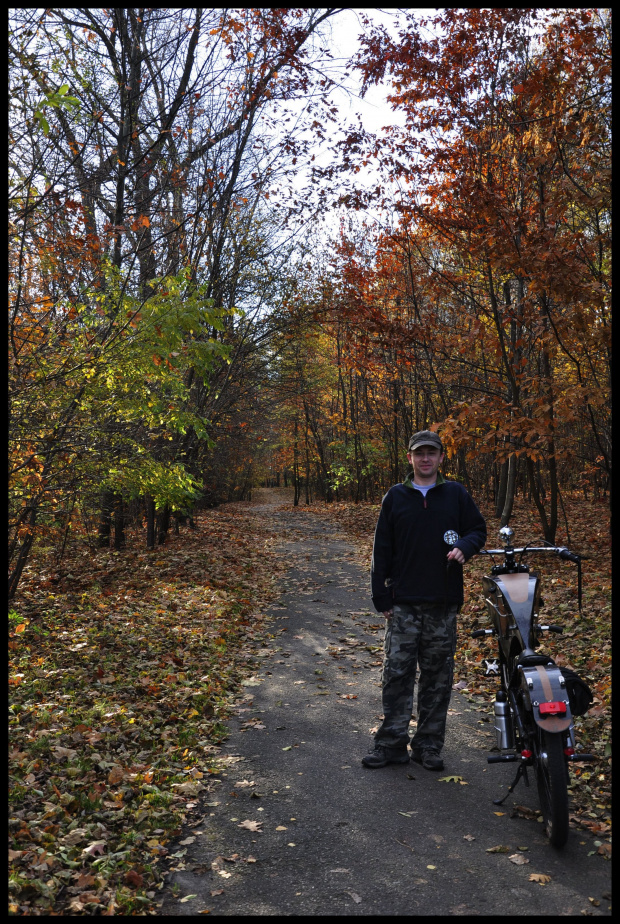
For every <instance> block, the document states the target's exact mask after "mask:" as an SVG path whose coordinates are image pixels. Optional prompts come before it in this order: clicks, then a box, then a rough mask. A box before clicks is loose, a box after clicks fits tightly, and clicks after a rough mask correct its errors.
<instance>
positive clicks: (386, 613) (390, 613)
mask: <svg viewBox="0 0 620 924" xmlns="http://www.w3.org/2000/svg"><path fill="white" fill-rule="evenodd" d="M383 615H384V616H385V618H386V619H391V618H392V616H393V615H394V610H383Z"/></svg>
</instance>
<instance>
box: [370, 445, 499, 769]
mask: <svg viewBox="0 0 620 924" xmlns="http://www.w3.org/2000/svg"><path fill="white" fill-rule="evenodd" d="M407 458H408V460H409V462H410V464H411V466H412V469H413V470H412V471H411V472H409V474H408V475H407V477H406V478H405V480H404V482H403V483H402V484H397V485H394V487H392V488H390V490H389V491H388V492H387V494H386V495H385V497H384V498H383V501H382V504H381V513H380V515H379V520H378V523H377V528H376V531H375V541H374V547H373V554H372V571H371V585H372V600H373V603H374V605H375V609H376V610H377V611H378V612H380V613H383V615H384V617H385V619H386V621H387V622H386V630H385V644H384V662H383V677H382V686H383V713H384V718H383V722H382V724H381V726H380V728H379V730H378V731H377V733H376V735H375V747H374V750H373V751H371V753H370V754H368V755H367V756H366V757H364V758H362V763H363V764H364V765H365V766H366V767H371V768H376V767H385V766H386V764H390V763H396V764H401V763H403V764H404V763H407V762H408V760H409V754H408V751H407V744H408V743H409V736H408V728H409V721H410V719H411V715H412V710H413V688H414V684H415V678H416V670H417V667H418V665H419V668H420V676H419V686H418V724H417V728H416V731H415V734H414V736H413V738H412V740H411V758H412V760H415V761H417V762H419V763H421V764H422V766H423V767H425V768H426V769H427V770H443V760H442V758H441V756H440V754H441V750H442V748H443V744H444V738H445V729H446V715H447V712H448V704H449V702H450V694H451V692H452V677H453V671H454V653H455V650H456V617H457V613H458V611H459V609H460V607H461V605H462V603H463V568H462V566H463V565H464V564H465V562H466V561H467V560H468V559H469V558H471V557H472V555H475V554H476V552H479V551H480V549H481V548H482V546H483V545H484V543H485V541H486V533H487V531H486V524H485V522H484V519H483V517H482V515H481V514H480V511H479V510H478V508H477V507H476V505H475V503H474V502H473V500H472V499H471V497H470V496H469V494H468V493H467V491H466V490H465V488H464V487H463V486H462V485H461V484H459V482H457V481H446V480H445V479H444V478H443V477H442V475H441V474H440V473H439V466H440V465H441V463H442V461H443V458H444V452H443V447H442V444H441V440H440V439H439V436H438V435H437V434H436V433H432V432H431V431H429V430H422V431H420V432H419V433H415V434H414V435H413V436H412V437H411V439H410V441H409V452H408V453H407ZM450 531H452V532H453V535H452V536H450V535H447V534H448V533H449V532H450ZM454 533H457V534H458V537H457V536H455V535H454ZM455 540H456V541H455Z"/></svg>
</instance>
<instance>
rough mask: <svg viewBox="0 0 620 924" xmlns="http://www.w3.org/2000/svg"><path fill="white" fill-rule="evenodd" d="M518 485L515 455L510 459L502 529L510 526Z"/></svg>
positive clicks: (501, 523) (501, 521)
mask: <svg viewBox="0 0 620 924" xmlns="http://www.w3.org/2000/svg"><path fill="white" fill-rule="evenodd" d="M516 484H517V457H516V455H515V454H514V453H513V454H512V455H511V456H510V457H509V458H508V473H507V478H506V494H505V496H504V504H503V507H502V517H501V520H500V524H499V525H500V528H501V527H502V526H508V523H509V522H510V517H511V515H512V505H513V503H514V499H515V487H516Z"/></svg>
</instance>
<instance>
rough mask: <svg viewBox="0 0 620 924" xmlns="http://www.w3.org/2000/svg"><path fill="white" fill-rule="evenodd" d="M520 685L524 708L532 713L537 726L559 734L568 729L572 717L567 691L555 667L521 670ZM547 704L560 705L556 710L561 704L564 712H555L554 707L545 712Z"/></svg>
mask: <svg viewBox="0 0 620 924" xmlns="http://www.w3.org/2000/svg"><path fill="white" fill-rule="evenodd" d="M521 684H522V689H523V692H524V698H525V702H526V708H527V709H528V710H530V711H531V712H532V714H533V717H534V721H535V722H536V724H537V725H539V726H540V727H541V728H544V729H545V730H546V731H550V732H561V731H565V730H566V729H567V728H569V727H570V725H571V724H572V721H573V716H572V713H571V711H570V704H569V701H568V690H567V689H566V685H565V684H564V678H563V677H562V674H561V673H560V670H559V669H558V668H557V667H555V666H553V667H543V666H541V665H540V664H537V665H536V666H535V667H525V668H523V669H522V677H521ZM547 703H548V704H560V705H559V706H558V708H561V707H562V704H563V706H564V708H565V712H561V713H558V712H556V711H555V706H554V705H550V706H549V711H546V710H545V708H544V707H545V704H547ZM541 706H542V707H543V711H542V712H541V708H540V707H541Z"/></svg>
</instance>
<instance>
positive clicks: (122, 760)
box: [9, 500, 611, 915]
mask: <svg viewBox="0 0 620 924" xmlns="http://www.w3.org/2000/svg"><path fill="white" fill-rule="evenodd" d="M288 509H290V511H291V513H292V515H295V513H303V512H304V511H310V512H312V513H316V514H319V515H322V516H325V515H327V516H329V517H331V518H332V519H333V521H334V525H335V527H336V528H337V529H338V530H340V531H344V532H346V534H347V535H348V536H349V537H350V538H351V539H352V540H354V541H355V542H356V543H357V546H358V548H359V551H360V563H361V564H362V565H363V566H364V567H367V566H368V565H369V561H370V552H371V547H372V536H373V531H374V526H375V522H376V517H377V513H378V507H377V506H376V505H370V504H363V505H355V504H349V503H334V504H330V505H327V504H320V503H317V504H313V505H310V506H309V507H307V506H305V505H302V506H300V507H298V508H295V507H293V506H290V508H288ZM567 513H568V516H569V523H570V524H571V526H570V529H571V537H570V547H571V548H573V549H574V550H576V551H579V552H584V553H587V554H588V555H589V556H590V559H589V560H588V561H587V562H586V563H585V567H584V606H583V612H582V613H581V614H579V611H578V609H577V596H576V586H577V585H576V572H575V571H574V569H573V566H571V565H566V564H563V563H560V562H556V561H555V560H554V561H549V562H547V561H546V562H545V569H544V576H545V591H544V597H545V600H546V610H545V615H546V616H547V617H548V618H549V617H550V614H551V613H552V612H553V614H554V617H553V618H554V621H556V622H558V621H561V622H562V623H563V624H564V625H565V627H566V628H565V632H564V634H563V635H562V636H559V637H557V638H553V639H550V640H549V641H548V642H545V644H546V650H548V651H549V653H550V654H551V655H552V656H553V657H554V659H555V660H556V662H557V663H558V664H560V665H564V664H566V665H568V666H570V667H573V668H574V669H575V670H577V671H578V672H579V673H580V674H581V675H582V676H583V677H584V678H585V679H586V680H587V681H588V683H589V684H590V686H591V688H592V690H593V692H594V696H595V699H594V705H593V708H592V709H591V710H590V712H589V713H588V715H587V716H585V717H582V718H578V719H577V720H576V726H577V737H578V740H579V741H580V742H581V743H582V744H583V745H584V747H585V748H586V749H587V750H590V751H592V752H593V753H595V754H596V755H597V757H598V758H599V759H598V761H597V762H596V763H594V764H585V765H583V768H580V767H578V766H576V765H575V766H573V768H572V769H571V779H572V782H571V792H572V797H573V799H572V804H573V814H572V823H573V824H574V825H578V826H583V827H585V828H588V829H589V830H590V831H591V832H592V833H594V834H595V835H596V840H595V842H594V844H595V847H596V849H597V850H598V852H599V853H601V854H602V855H603V856H604V857H609V856H610V855H611V843H610V834H611V827H610V788H611V786H610V773H611V757H610V755H611V744H610V734H611V733H610V727H611V725H610V720H611V715H610V704H611V690H610V686H611V682H610V660H611V642H610V627H611V603H610V548H609V531H608V523H607V517H606V508H605V507H604V506H602V505H600V506H599V505H596V506H595V505H592V504H590V505H588V504H584V503H583V502H580V501H578V500H575V501H574V503H568V504H567ZM488 524H489V537H490V542H491V543H492V540H493V537H494V536H495V535H496V534H497V529H496V527H497V525H498V524H497V523H496V521H495V519H494V518H493V517H492V516H489V517H488ZM512 524H513V527H514V528H515V532H516V535H517V538H518V539H519V541H520V540H521V539H524V540H526V541H527V540H530V541H532V540H534V539H536V538H537V537H538V535H539V529H538V527H537V523H536V520H535V517H534V515H533V512H532V511H530V510H529V509H527V508H525V507H523V506H520V505H517V508H516V510H515V513H514V515H513V520H512ZM278 539H279V537H278V536H276V535H274V534H273V533H272V532H270V531H269V529H268V528H267V525H266V523H265V521H264V520H261V518H260V517H259V516H257V515H256V511H255V510H254V509H253V507H252V506H251V505H249V506H248V505H245V504H242V503H236V504H227V505H224V506H222V507H220V508H218V509H214V510H209V511H205V512H204V513H203V514H201V516H200V518H199V520H198V524H197V528H196V529H195V530H187V531H182V532H181V533H180V534H179V535H174V534H173V535H171V536H170V537H169V539H168V541H167V543H166V544H165V545H163V546H159V547H158V548H157V549H155V550H154V551H146V550H141V549H139V545H140V543H141V542H142V537H141V536H138V535H131V534H130V535H129V536H128V547H127V549H126V550H124V551H121V552H113V551H111V550H107V549H105V550H99V551H92V550H89V549H88V548H86V547H85V546H84V547H81V548H80V547H77V548H75V549H74V550H73V551H71V552H70V553H69V554H68V556H67V557H66V559H65V560H64V561H63V562H62V563H61V566H60V567H58V565H57V564H55V563H54V561H53V560H52V559H51V558H48V557H46V555H45V554H44V552H39V553H38V554H37V555H36V556H33V558H32V560H31V564H30V566H29V570H28V572H27V574H26V575H25V577H24V580H23V582H22V586H21V587H20V590H19V593H18V595H17V597H16V599H15V600H14V601H13V608H12V610H11V611H10V613H9V622H10V632H9V685H10V686H9V690H10V694H9V704H10V705H9V725H10V728H9V733H10V734H9V784H10V792H9V801H10V818H9V830H10V839H9V840H10V842H9V865H10V880H9V889H10V895H9V911H10V913H12V914H31V915H32V914H35V915H40V914H49V913H54V914H69V915H72V914H79V915H96V914H108V915H110V914H153V913H156V909H157V905H158V903H159V900H160V890H161V889H162V887H163V884H164V877H165V872H166V868H167V866H168V865H169V864H170V863H178V862H180V861H182V856H183V854H184V852H185V849H186V848H184V847H183V842H182V841H181V842H180V844H181V846H180V847H179V846H178V840H179V837H180V836H181V834H182V833H183V831H184V830H186V829H185V828H184V826H185V825H186V824H187V823H190V824H191V819H192V818H194V819H196V818H198V817H200V816H201V813H202V812H203V811H204V809H202V808H201V804H200V799H201V793H203V795H204V794H205V793H204V791H205V790H210V789H211V788H212V785H213V784H214V782H215V781H216V780H217V779H218V778H219V776H220V775H221V773H222V772H223V771H224V769H225V767H226V758H225V757H224V756H223V753H222V752H221V749H220V745H221V743H222V742H223V741H224V740H225V738H226V735H227V727H226V720H227V717H228V716H229V715H230V713H231V711H232V709H233V707H234V705H235V704H236V703H238V702H239V701H240V699H242V698H245V699H246V700H247V702H250V701H251V699H252V696H251V687H252V685H253V683H254V681H253V679H252V671H253V669H254V668H255V666H256V663H257V661H258V659H254V655H255V652H256V649H257V647H258V646H260V643H261V642H262V641H265V640H266V639H267V638H268V636H269V634H270V633H269V628H270V627H269V621H268V620H267V619H266V618H265V610H266V607H267V606H268V604H269V603H270V602H272V601H273V600H274V599H276V598H277V595H278V582H279V578H280V577H281V576H282V575H283V574H284V572H285V571H286V568H287V562H286V561H285V560H284V559H283V558H282V557H281V556H279V555H278V550H277V547H276V545H277V542H278ZM558 541H561V542H566V537H565V536H563V535H562V533H561V532H559V534H558ZM567 544H568V543H567ZM484 565H485V562H483V561H482V560H481V559H475V560H474V561H473V562H472V563H470V564H469V565H468V567H467V579H466V586H467V596H466V602H465V605H464V607H463V611H462V616H461V629H460V632H459V648H458V652H457V667H456V674H455V685H456V688H457V689H458V690H459V693H460V695H462V696H466V697H467V698H468V699H469V700H470V701H471V702H473V703H476V704H478V705H480V707H481V708H484V706H485V704H487V703H490V702H491V701H492V698H493V695H494V690H495V685H496V681H495V680H494V679H493V678H486V677H485V674H484V669H483V666H482V665H483V659H485V658H490V657H493V650H492V647H491V643H490V642H488V641H486V640H483V641H482V642H477V641H472V640H471V639H470V637H469V630H471V629H472V628H474V627H478V626H483V625H484V624H485V616H484V612H483V603H482V596H481V593H480V592H479V591H478V587H479V586H480V581H479V578H480V576H481V574H482V572H483V570H484ZM173 842H175V843H176V844H177V849H176V850H175V849H174V848H173V846H172V844H173ZM188 843H189V841H188ZM173 851H174V852H173Z"/></svg>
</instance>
